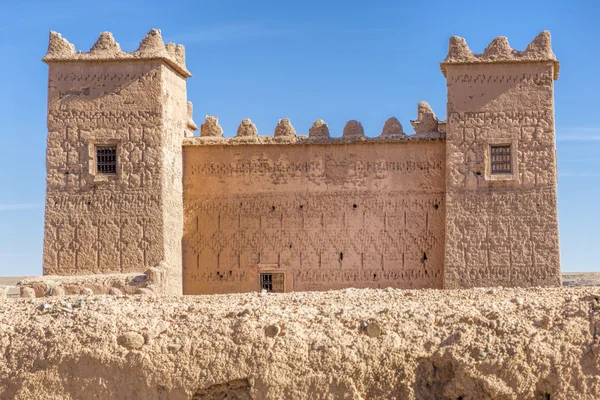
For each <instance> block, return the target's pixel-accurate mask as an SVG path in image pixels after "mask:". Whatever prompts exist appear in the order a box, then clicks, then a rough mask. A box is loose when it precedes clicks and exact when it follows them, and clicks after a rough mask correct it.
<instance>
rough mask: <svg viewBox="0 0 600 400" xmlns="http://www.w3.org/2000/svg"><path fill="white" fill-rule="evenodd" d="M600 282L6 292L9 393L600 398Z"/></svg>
mask: <svg viewBox="0 0 600 400" xmlns="http://www.w3.org/2000/svg"><path fill="white" fill-rule="evenodd" d="M598 293H600V287H592V288H528V289H510V288H505V289H469V290H397V289H345V290H342V291H328V292H301V293H284V294H268V295H266V296H262V295H261V294H259V293H244V294H227V295H215V296H183V297H181V296H163V297H151V296H77V297H75V296H72V297H67V298H61V299H55V298H45V299H8V300H6V299H2V298H0V308H1V309H2V312H1V313H0V354H2V357H0V399H2V400H33V399H36V400H37V399H44V400H64V399H81V400H89V399H111V400H200V399H203V400H208V399H211V400H217V399H220V400H223V399H227V400H249V399H256V400H258V399H261V400H263V399H264V400H283V399H285V400H290V399H306V400H333V399H336V400H337V399H348V400H367V399H368V400H393V399H396V400H413V399H414V400H433V399H435V400H457V399H463V400H548V399H550V400H556V399H561V400H563V399H568V400H571V399H573V400H588V399H589V400H597V399H599V398H600V358H599V357H598V352H599V351H600V344H599V343H598V329H599V328H600V301H599V298H600V295H599V294H598Z"/></svg>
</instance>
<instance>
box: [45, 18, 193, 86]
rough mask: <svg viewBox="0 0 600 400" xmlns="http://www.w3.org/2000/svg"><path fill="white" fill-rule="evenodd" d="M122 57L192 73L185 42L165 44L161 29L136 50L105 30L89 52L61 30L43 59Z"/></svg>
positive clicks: (72, 59)
mask: <svg viewBox="0 0 600 400" xmlns="http://www.w3.org/2000/svg"><path fill="white" fill-rule="evenodd" d="M121 60H123V61H125V60H163V61H165V62H166V63H167V64H169V65H170V66H171V67H172V68H173V69H175V70H176V71H177V72H178V73H180V74H181V75H183V76H184V77H186V78H188V77H191V76H192V74H191V73H190V72H189V71H188V70H187V68H186V66H185V48H184V47H183V45H180V44H175V43H167V44H166V45H165V44H164V42H163V39H162V36H161V33H160V30H159V29H152V30H151V31H150V32H148V34H146V36H145V37H144V39H143V40H142V41H141V42H140V45H139V47H138V49H137V50H136V51H133V52H125V51H123V50H121V47H120V46H119V44H118V43H117V42H116V41H115V39H114V37H113V35H112V33H110V32H102V33H101V34H100V37H99V38H98V40H97V41H96V43H94V45H93V46H92V47H91V49H90V51H89V52H82V51H76V50H75V46H74V45H73V44H71V43H69V41H68V40H67V39H65V38H63V37H62V35H61V34H60V33H57V32H50V40H49V43H48V52H47V53H46V55H45V56H44V58H43V59H42V61H44V62H45V63H50V62H72V61H121Z"/></svg>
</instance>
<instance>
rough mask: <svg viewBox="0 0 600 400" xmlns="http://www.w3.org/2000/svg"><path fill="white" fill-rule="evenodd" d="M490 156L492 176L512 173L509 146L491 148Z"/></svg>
mask: <svg viewBox="0 0 600 400" xmlns="http://www.w3.org/2000/svg"><path fill="white" fill-rule="evenodd" d="M490 156H491V157H490V158H491V160H490V162H491V170H492V174H510V173H512V158H511V152H510V145H501V146H491V148H490Z"/></svg>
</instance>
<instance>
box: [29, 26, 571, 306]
mask: <svg viewBox="0 0 600 400" xmlns="http://www.w3.org/2000/svg"><path fill="white" fill-rule="evenodd" d="M43 61H44V62H46V63H47V64H48V66H49V75H48V120H47V127H48V140H47V163H46V166H47V178H46V179H47V192H46V211H45V235H44V275H45V276H43V277H38V278H30V279H27V280H25V281H23V282H21V295H22V296H27V297H32V296H37V297H41V296H45V295H48V294H54V295H56V294H73V293H80V292H85V293H96V294H101V293H113V294H118V293H123V292H125V293H146V292H155V293H160V294H182V293H183V294H211V293H230V292H252V291H261V290H267V291H269V292H290V291H307V290H328V289H340V288H346V287H356V288H383V287H395V288H409V289H413V288H438V289H442V288H444V289H446V288H448V289H452V288H470V287H481V286H504V287H512V286H524V287H530V286H559V285H560V284H561V277H560V258H559V239H558V219H557V192H556V184H557V169H556V145H555V128H554V86H553V85H554V81H555V80H556V79H557V78H558V72H559V63H558V61H557V60H556V57H555V56H554V54H553V52H552V49H551V45H550V34H549V33H548V32H547V31H545V32H542V33H540V34H539V35H538V36H537V37H536V38H535V39H534V40H533V41H532V42H531V43H530V44H529V45H528V46H527V48H526V49H525V50H524V51H516V50H513V49H511V48H510V46H509V44H508V41H507V40H506V38H504V37H498V38H495V39H494V40H493V41H492V42H491V43H490V44H489V46H488V47H487V48H486V49H485V51H484V52H483V53H482V54H473V53H472V52H471V50H470V49H469V48H468V46H467V44H466V42H465V40H464V39H462V38H460V37H452V38H450V42H449V50H448V55H447V56H446V58H445V60H444V61H443V62H441V63H440V67H441V72H442V73H443V74H444V76H445V77H446V80H447V85H446V86H447V95H448V101H447V120H446V121H439V120H438V119H437V118H436V116H435V114H434V112H433V111H432V109H431V108H430V107H429V105H428V104H427V103H425V102H422V103H419V105H418V114H417V119H416V120H415V121H411V122H412V125H413V127H414V130H415V134H411V135H407V134H406V133H405V132H404V131H403V128H402V126H401V124H400V123H399V122H398V120H397V119H395V118H390V119H389V120H387V121H386V122H385V124H384V125H383V128H382V131H381V134H380V135H379V136H377V137H367V136H365V134H364V131H363V128H362V125H361V124H360V122H358V121H349V122H348V123H347V124H346V126H345V127H344V131H343V135H342V136H341V137H331V136H330V132H329V128H328V126H327V123H326V122H324V121H322V120H317V121H316V122H315V123H314V124H313V126H312V127H311V128H310V129H309V131H308V135H300V134H297V133H296V131H295V129H294V127H293V126H292V124H291V123H290V121H289V120H288V119H281V120H279V123H278V124H277V126H276V128H275V131H274V134H272V135H267V136H259V135H258V132H257V129H256V127H255V126H254V124H253V123H252V122H251V121H250V120H249V119H245V120H243V121H242V122H241V124H240V126H239V128H238V130H237V134H236V136H235V137H232V138H226V137H224V136H223V131H222V129H221V127H220V126H219V123H218V120H217V118H215V117H210V116H207V117H206V120H205V122H204V123H203V124H202V125H201V127H200V135H199V136H197V135H196V134H195V131H197V130H198V127H197V126H196V124H195V123H194V121H193V119H192V104H191V103H190V102H188V101H187V92H186V80H187V79H188V78H190V77H191V74H190V72H189V71H188V70H187V69H186V66H185V53H184V48H183V46H181V45H175V44H173V43H168V44H166V45H165V44H164V43H163V40H162V38H161V33H160V31H159V30H152V31H150V32H149V33H148V34H147V35H146V37H145V38H144V39H143V40H142V42H141V43H140V46H139V49H138V50H137V51H135V52H132V53H127V52H123V51H121V49H120V47H119V45H118V43H116V42H115V40H114V38H113V36H112V35H111V34H110V33H107V32H105V33H102V34H101V35H100V38H99V39H98V41H97V42H96V43H95V44H94V45H93V47H92V48H91V49H90V51H89V52H81V51H76V50H75V48H74V46H73V45H72V44H71V43H69V42H68V41H67V40H66V39H64V38H62V37H61V35H60V34H58V33H54V32H52V33H51V34H50V43H49V47H48V53H47V54H46V56H45V57H44V59H43Z"/></svg>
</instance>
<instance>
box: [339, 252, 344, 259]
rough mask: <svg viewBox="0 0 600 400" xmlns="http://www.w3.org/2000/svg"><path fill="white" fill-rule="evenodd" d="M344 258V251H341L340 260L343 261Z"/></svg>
mask: <svg viewBox="0 0 600 400" xmlns="http://www.w3.org/2000/svg"><path fill="white" fill-rule="evenodd" d="M343 259H344V253H342V252H341V251H340V261H342V260H343Z"/></svg>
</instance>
